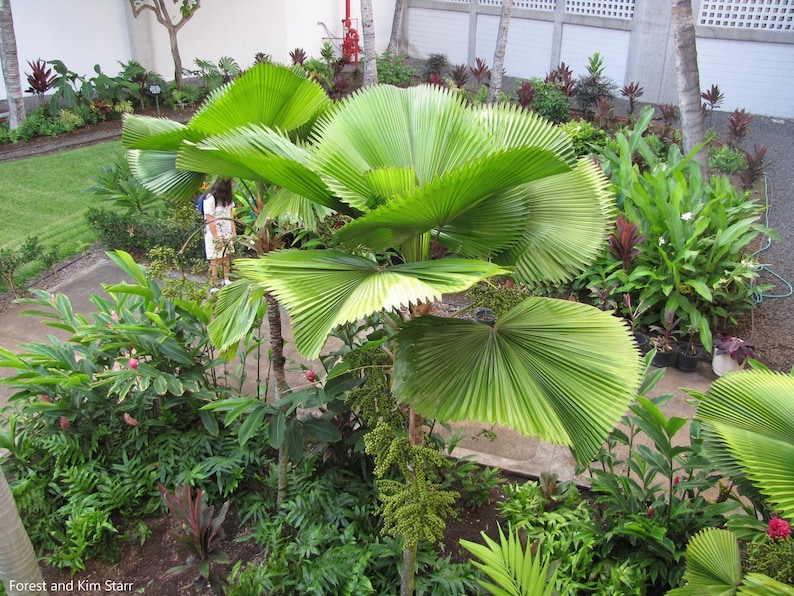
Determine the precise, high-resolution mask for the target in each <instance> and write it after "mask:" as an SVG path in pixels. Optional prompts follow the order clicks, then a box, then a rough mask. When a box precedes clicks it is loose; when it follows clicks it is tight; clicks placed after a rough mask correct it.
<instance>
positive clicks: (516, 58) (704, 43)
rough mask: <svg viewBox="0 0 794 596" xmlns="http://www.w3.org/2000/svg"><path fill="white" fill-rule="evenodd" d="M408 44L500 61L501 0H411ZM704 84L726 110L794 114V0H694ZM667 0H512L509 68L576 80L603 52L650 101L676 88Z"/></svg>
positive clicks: (517, 73) (674, 96)
mask: <svg viewBox="0 0 794 596" xmlns="http://www.w3.org/2000/svg"><path fill="white" fill-rule="evenodd" d="M407 2H408V11H407V18H406V21H405V24H404V26H405V31H404V50H405V51H406V52H407V53H408V54H409V55H412V56H414V57H417V58H426V57H427V56H429V55H430V54H446V55H447V57H448V58H449V60H450V62H451V63H453V64H461V63H467V64H474V62H475V59H476V58H478V57H479V58H483V59H484V60H485V61H486V62H487V63H489V64H490V63H491V62H492V61H493V52H494V48H495V45H496V34H497V30H498V24H499V16H500V13H501V6H502V0H407ZM692 4H693V11H694V20H695V25H696V27H695V31H696V34H697V44H698V48H697V49H698V62H699V68H700V81H701V86H702V87H703V88H704V89H705V88H708V87H710V86H711V85H718V86H719V87H720V90H722V91H723V93H724V94H725V102H724V104H723V106H722V109H723V110H726V111H732V110H734V109H736V108H744V109H746V110H747V111H749V112H750V113H753V114H759V115H766V116H777V117H783V118H794V102H792V101H791V99H790V95H791V92H790V90H791V89H794V34H792V29H794V0H720V1H709V0H693V1H692ZM670 6H671V5H670V2H669V0H514V2H513V17H512V20H511V24H510V33H509V36H508V45H507V53H506V57H505V70H506V73H507V75H509V76H513V77H519V78H522V79H526V78H531V77H543V76H545V74H546V73H548V72H549V71H550V70H552V69H553V68H555V67H557V66H558V65H559V64H560V63H561V62H565V63H566V65H568V66H569V67H570V68H571V69H572V70H573V72H574V76H575V77H578V76H580V75H582V74H584V73H585V71H586V66H587V60H588V58H589V57H590V56H591V55H592V54H593V53H594V52H599V53H600V54H601V56H602V57H603V59H604V66H605V69H606V70H605V72H606V75H607V76H609V77H610V78H612V79H613V80H615V81H616V82H617V83H618V85H619V86H623V85H625V84H628V83H630V82H638V83H639V84H640V85H642V86H643V88H644V89H645V94H644V95H643V98H642V99H643V100H644V101H649V102H652V103H675V102H677V101H678V92H677V86H676V75H675V56H674V54H673V47H674V46H673V29H672V22H671V8H670Z"/></svg>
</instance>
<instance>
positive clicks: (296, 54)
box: [289, 48, 306, 65]
mask: <svg viewBox="0 0 794 596" xmlns="http://www.w3.org/2000/svg"><path fill="white" fill-rule="evenodd" d="M289 57H290V58H292V63H293V64H297V65H301V64H303V63H304V62H306V50H304V49H303V48H295V49H294V50H292V51H291V52H290V53H289Z"/></svg>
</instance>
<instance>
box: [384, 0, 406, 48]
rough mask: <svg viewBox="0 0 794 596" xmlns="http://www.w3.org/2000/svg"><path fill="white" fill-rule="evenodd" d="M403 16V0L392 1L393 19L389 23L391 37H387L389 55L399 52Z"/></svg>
mask: <svg viewBox="0 0 794 596" xmlns="http://www.w3.org/2000/svg"><path fill="white" fill-rule="evenodd" d="M403 16H405V0H396V1H395V3H394V20H393V21H392V24H391V37H389V47H388V52H389V54H390V55H391V56H396V55H397V54H399V53H400V46H401V44H402V39H403Z"/></svg>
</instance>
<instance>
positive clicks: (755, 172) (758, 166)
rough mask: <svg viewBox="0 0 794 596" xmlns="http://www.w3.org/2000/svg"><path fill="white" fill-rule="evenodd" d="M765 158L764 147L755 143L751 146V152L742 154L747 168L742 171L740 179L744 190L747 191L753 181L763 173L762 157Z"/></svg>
mask: <svg viewBox="0 0 794 596" xmlns="http://www.w3.org/2000/svg"><path fill="white" fill-rule="evenodd" d="M765 156H766V146H765V145H759V144H758V143H756V144H755V145H753V152H752V153H749V152H747V151H745V152H744V161H745V163H746V164H747V167H746V168H745V169H744V170H742V174H741V178H742V185H744V189H745V190H748V189H749V188H750V187H751V186H752V185H753V184H755V181H756V180H758V179H759V178H760V177H761V174H763V173H764V157H765Z"/></svg>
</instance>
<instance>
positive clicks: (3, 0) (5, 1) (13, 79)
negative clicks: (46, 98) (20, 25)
mask: <svg viewBox="0 0 794 596" xmlns="http://www.w3.org/2000/svg"><path fill="white" fill-rule="evenodd" d="M0 63H2V66H3V82H4V83H5V86H6V91H7V92H8V128H9V130H16V129H17V128H19V127H20V126H22V124H23V123H24V122H25V100H24V97H23V95H22V83H21V82H20V77H19V59H18V58H17V38H16V35H15V34H14V17H13V14H12V12H11V0H0Z"/></svg>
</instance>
